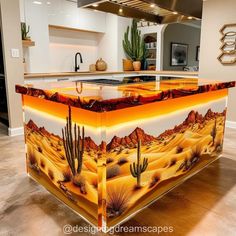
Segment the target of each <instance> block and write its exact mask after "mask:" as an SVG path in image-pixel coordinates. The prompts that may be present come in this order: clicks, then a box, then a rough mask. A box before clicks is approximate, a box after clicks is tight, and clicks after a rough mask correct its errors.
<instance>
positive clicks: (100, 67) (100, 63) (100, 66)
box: [96, 58, 107, 71]
mask: <svg viewBox="0 0 236 236" xmlns="http://www.w3.org/2000/svg"><path fill="white" fill-rule="evenodd" d="M96 69H97V70H98V71H105V70H106V69H107V63H106V62H105V61H103V60H102V58H100V59H99V60H97V62H96Z"/></svg>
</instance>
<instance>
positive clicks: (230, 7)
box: [199, 0, 236, 122]
mask: <svg viewBox="0 0 236 236" xmlns="http://www.w3.org/2000/svg"><path fill="white" fill-rule="evenodd" d="M235 9H236V1H235V0H224V1H222V0H208V1H204V2H203V17H202V31H201V46H200V47H201V50H200V68H199V77H202V78H208V79H212V80H225V81H227V80H236V79H235V78H236V64H234V65H231V66H225V65H222V64H221V63H220V62H219V61H218V60H217V57H218V56H219V54H220V47H221V42H220V38H221V34H220V32H219V30H220V29H221V27H222V26H223V25H224V24H230V23H236V13H235ZM235 101H236V89H235V88H234V89H230V96H229V103H228V105H229V109H228V117H227V120H230V121H234V122H236V110H235Z"/></svg>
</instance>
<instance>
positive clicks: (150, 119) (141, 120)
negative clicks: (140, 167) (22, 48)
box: [24, 96, 227, 135]
mask: <svg viewBox="0 0 236 236" xmlns="http://www.w3.org/2000/svg"><path fill="white" fill-rule="evenodd" d="M226 98H227V97H226V96H225V97H223V98H220V99H216V100H214V101H208V102H206V103H202V104H198V105H193V106H187V107H185V108H182V109H178V110H176V111H173V112H169V113H167V114H162V115H157V116H153V117H147V118H138V119H135V120H132V121H127V122H122V123H121V124H117V125H112V126H106V125H105V124H103V123H105V121H101V126H98V127H95V126H91V125H87V124H85V123H82V122H80V123H79V125H81V126H84V127H85V128H86V129H88V130H89V131H90V132H92V133H94V134H95V135H100V134H101V132H102V130H106V132H107V133H108V134H110V133H113V132H115V131H117V130H119V129H121V128H122V129H124V128H125V127H130V126H137V124H142V125H145V124H146V123H149V122H153V121H156V120H161V119H165V118H167V117H168V118H170V117H171V116H174V115H176V114H178V113H182V112H185V111H188V110H197V108H202V107H204V106H209V105H210V104H213V103H218V102H223V101H225V102H226ZM24 108H25V109H26V110H29V111H31V112H33V113H35V114H39V116H44V117H47V118H49V119H51V120H57V121H58V122H59V123H61V124H62V125H65V119H63V118H59V117H57V116H54V115H51V114H48V113H46V112H43V111H39V110H36V109H34V108H31V107H29V106H26V105H25V106H24ZM73 123H76V124H78V122H73Z"/></svg>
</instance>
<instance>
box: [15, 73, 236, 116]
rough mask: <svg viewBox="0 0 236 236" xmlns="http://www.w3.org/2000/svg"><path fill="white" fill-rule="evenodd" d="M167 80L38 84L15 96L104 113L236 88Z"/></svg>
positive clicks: (24, 87)
mask: <svg viewBox="0 0 236 236" xmlns="http://www.w3.org/2000/svg"><path fill="white" fill-rule="evenodd" d="M167 78H168V79H167ZM167 78H165V79H163V80H162V79H161V80H156V81H151V82H145V83H133V84H132V83H131V84H122V85H112V86H110V85H104V84H93V83H87V82H80V81H78V82H64V81H62V82H47V83H46V82H44V83H42V82H35V83H34V84H28V85H16V92H17V93H21V94H23V95H28V96H33V97H38V98H41V99H46V100H51V101H54V102H58V103H63V104H67V105H71V106H75V107H80V108H82V109H86V110H91V111H95V112H104V111H112V110H118V109H123V108H127V107H132V106H138V105H142V104H147V103H152V102H157V101H163V100H167V99H175V98H179V97H183V96H189V95H193V94H198V93H207V92H211V91H216V90H221V89H226V88H230V87H235V81H230V82H225V81H212V80H205V79H195V78H170V77H167Z"/></svg>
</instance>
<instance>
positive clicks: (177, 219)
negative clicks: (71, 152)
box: [0, 125, 236, 236]
mask: <svg viewBox="0 0 236 236" xmlns="http://www.w3.org/2000/svg"><path fill="white" fill-rule="evenodd" d="M235 154H236V130H232V129H226V137H225V145H224V153H223V156H222V157H221V158H220V159H219V160H217V161H216V162H214V163H213V164H211V165H209V166H208V167H207V168H206V169H204V170H203V171H201V172H200V173H198V174H197V175H195V176H194V177H192V178H191V179H189V180H187V181H186V182H185V183H183V184H182V185H181V186H179V187H177V188H175V189H174V190H173V191H171V192H169V193H168V194H166V195H165V196H164V197H163V198H161V199H160V200H158V201H157V202H156V203H154V204H152V205H151V206H149V207H148V208H146V209H144V210H143V211H142V212H140V213H139V214H137V215H136V216H134V217H133V218H132V219H131V220H129V221H128V222H126V223H125V224H124V225H123V226H154V227H157V226H160V227H164V226H167V227H173V230H174V232H172V233H160V234H159V235H174V236H176V235H181V236H182V235H196V236H199V235H201V236H204V235H207V236H211V235H212V236H221V235H225V236H231V235H232V236H233V235H236V155H235ZM0 181H1V184H0V236H2V235H17V236H18V235H23V236H28V235H29V236H32V235H33V236H38V235H40V236H41V235H45V236H47V235H50V236H54V235H64V233H63V230H62V229H63V226H64V225H66V224H70V225H72V226H75V225H78V226H88V224H87V223H86V222H85V221H84V220H83V219H81V218H80V217H79V216H77V215H76V214H75V213H73V212H71V211H70V210H69V209H67V207H65V206H64V205H63V204H61V203H60V202H59V201H58V200H57V199H55V198H54V197H53V196H52V195H50V194H49V193H48V192H47V191H46V190H45V189H43V188H42V187H41V186H39V185H37V184H36V183H35V182H34V181H32V180H31V179H29V178H28V176H27V175H26V171H25V154H24V142H23V136H20V137H8V136H6V130H4V128H3V127H2V126H1V125H0ZM162 229H164V228H162ZM78 234H79V235H89V234H88V233H77V235H78ZM97 234H99V235H101V234H102V233H97ZM129 234H131V233H116V234H115V235H129ZM72 235H76V233H73V234H72ZM133 235H134V234H133ZM136 235H137V234H136ZM138 235H157V234H156V233H139V234H138Z"/></svg>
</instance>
